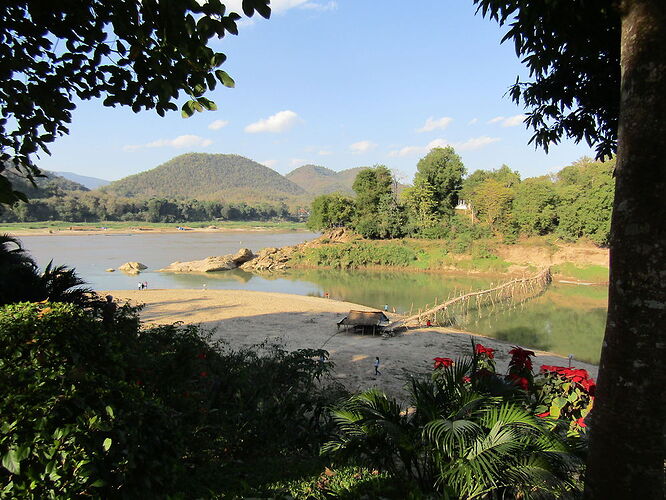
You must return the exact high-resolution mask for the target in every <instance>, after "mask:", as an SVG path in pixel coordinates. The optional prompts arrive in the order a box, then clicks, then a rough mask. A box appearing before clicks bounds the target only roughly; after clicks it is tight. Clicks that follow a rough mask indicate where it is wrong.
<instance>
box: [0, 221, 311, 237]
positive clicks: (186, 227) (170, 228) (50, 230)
mask: <svg viewBox="0 0 666 500" xmlns="http://www.w3.org/2000/svg"><path fill="white" fill-rule="evenodd" d="M223 231H252V232H254V231H307V228H306V226H305V223H303V222H270V221H225V222H220V221H207V222H192V223H189V224H182V223H178V224H177V223H162V222H139V221H129V222H109V221H107V222H90V223H81V222H63V221H46V222H16V223H6V224H1V225H0V233H7V234H9V235H11V236H17V237H20V236H38V235H74V236H77V235H80V236H85V235H90V234H123V233H147V234H161V233H164V234H168V233H180V232H191V233H211V232H223Z"/></svg>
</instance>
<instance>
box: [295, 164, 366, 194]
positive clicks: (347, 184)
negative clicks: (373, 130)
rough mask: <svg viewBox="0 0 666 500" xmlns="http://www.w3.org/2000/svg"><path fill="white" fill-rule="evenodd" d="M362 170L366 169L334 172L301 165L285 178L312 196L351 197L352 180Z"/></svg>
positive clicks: (352, 192) (316, 166)
mask: <svg viewBox="0 0 666 500" xmlns="http://www.w3.org/2000/svg"><path fill="white" fill-rule="evenodd" d="M364 168H367V167H356V168H349V169H347V170H342V171H340V172H335V171H334V170H331V169H330V168H326V167H320V166H318V165H303V166H302V167H299V168H297V169H296V170H293V171H291V172H289V173H288V174H287V175H286V176H285V177H286V178H287V179H289V180H290V181H291V182H293V183H294V184H298V185H299V186H300V187H302V188H303V189H304V190H305V191H307V192H308V193H310V194H313V195H320V194H329V193H336V192H337V193H343V194H346V195H350V196H352V195H354V190H353V189H352V184H354V179H356V175H358V173H359V172H360V171H361V170H363V169H364Z"/></svg>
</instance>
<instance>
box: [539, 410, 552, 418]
mask: <svg viewBox="0 0 666 500" xmlns="http://www.w3.org/2000/svg"><path fill="white" fill-rule="evenodd" d="M537 417H539V418H544V417H550V412H549V411H544V412H543V413H538V414H537Z"/></svg>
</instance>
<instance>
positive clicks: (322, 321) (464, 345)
mask: <svg viewBox="0 0 666 500" xmlns="http://www.w3.org/2000/svg"><path fill="white" fill-rule="evenodd" d="M100 293H103V294H111V295H113V296H114V298H116V299H119V300H123V301H125V300H129V301H130V302H131V303H134V304H139V303H144V304H145V308H144V309H143V310H142V311H141V319H142V321H144V322H145V323H146V324H170V323H174V322H176V321H182V322H183V323H185V324H201V325H202V326H203V327H204V328H208V329H211V328H212V329H214V330H215V334H214V338H215V339H218V338H222V339H224V340H225V341H226V342H227V343H228V345H229V347H230V348H232V349H233V348H239V347H243V346H251V345H256V344H260V343H261V342H264V341H265V340H268V341H270V342H277V343H280V344H282V345H283V346H284V348H285V349H288V350H295V349H301V348H317V349H318V348H322V346H323V348H325V349H326V350H328V351H329V353H330V361H332V362H333V363H334V364H335V372H334V375H333V377H334V379H335V380H337V381H338V382H340V383H342V384H343V385H344V386H345V387H346V388H347V389H348V390H350V391H354V392H357V391H360V390H364V389H368V388H371V387H376V388H378V389H380V390H382V391H384V392H387V393H389V394H392V395H396V396H404V394H405V393H404V392H403V385H404V383H405V381H406V379H407V377H408V375H409V374H416V373H426V372H429V371H430V370H431V368H432V363H433V358H435V357H440V356H443V357H450V358H453V359H456V358H459V357H461V356H464V355H469V354H470V349H471V347H470V345H471V342H470V339H475V340H476V341H477V342H482V343H483V344H484V345H485V346H487V347H492V348H494V349H497V352H496V357H495V359H496V362H497V372H498V373H505V372H506V370H507V368H508V362H509V359H510V357H509V355H508V351H509V350H510V349H511V347H512V346H513V345H514V344H512V343H509V342H505V341H501V340H497V339H494V338H492V337H488V336H484V335H479V334H475V333H471V332H463V331H460V330H455V329H451V328H441V327H423V328H416V329H411V330H408V331H406V332H404V333H401V334H399V335H396V336H395V337H389V338H383V337H381V336H379V335H377V336H372V335H360V334H355V333H351V332H345V331H340V332H337V326H336V323H337V321H338V320H340V319H342V318H343V317H344V316H345V315H346V314H347V313H348V312H349V311H350V310H351V309H353V310H361V311H376V310H377V309H375V308H371V307H367V306H362V305H359V304H353V303H350V302H343V301H337V300H333V299H326V298H320V297H309V296H303V295H291V294H285V293H272V292H254V291H247V290H192V289H148V290H141V291H140V290H110V291H106V292H100ZM389 316H391V317H393V315H389ZM523 347H525V348H528V349H529V348H530V346H523ZM532 350H534V352H535V354H536V355H537V356H536V358H535V359H534V363H535V367H536V368H537V369H538V367H539V366H540V365H542V364H546V365H563V366H566V365H567V363H568V360H567V358H566V357H563V356H560V355H557V354H554V353H550V352H544V351H540V350H536V349H532ZM375 356H379V358H380V359H381V360H382V375H381V376H380V377H375V376H374V375H373V371H374V369H373V366H372V361H373V360H374V358H375ZM572 366H575V367H578V368H584V369H586V370H588V372H589V373H590V375H591V376H592V377H594V378H596V376H597V372H598V366H596V365H592V364H589V363H583V362H580V361H576V360H574V363H573V365H572Z"/></svg>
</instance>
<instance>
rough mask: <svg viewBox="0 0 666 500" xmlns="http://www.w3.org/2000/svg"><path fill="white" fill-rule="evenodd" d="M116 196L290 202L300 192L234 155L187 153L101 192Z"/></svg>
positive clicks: (272, 174)
mask: <svg viewBox="0 0 666 500" xmlns="http://www.w3.org/2000/svg"><path fill="white" fill-rule="evenodd" d="M101 191H103V192H105V193H109V194H114V195H116V196H127V197H140V198H149V197H164V198H190V199H191V198H196V199H200V200H226V201H245V202H255V201H263V202H268V201H293V200H295V199H297V198H298V197H304V198H307V194H306V192H305V190H304V189H302V188H301V187H300V186H298V185H296V184H294V183H293V182H291V181H289V180H287V179H285V178H284V177H283V176H281V175H280V174H278V173H277V172H276V171H274V170H271V169H270V168H268V167H265V166H264V165H261V164H259V163H257V162H255V161H252V160H249V159H248V158H244V157H242V156H238V155H229V154H205V153H188V154H184V155H180V156H177V157H175V158H173V159H171V160H169V161H168V162H166V163H164V164H162V165H160V166H158V167H156V168H153V169H152V170H148V171H146V172H141V173H140V174H135V175H130V176H129V177H125V178H124V179H120V180H119V181H115V182H112V183H111V184H109V185H108V186H105V187H103V188H101Z"/></svg>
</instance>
